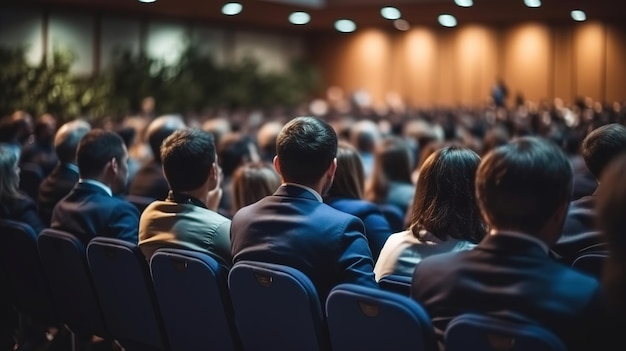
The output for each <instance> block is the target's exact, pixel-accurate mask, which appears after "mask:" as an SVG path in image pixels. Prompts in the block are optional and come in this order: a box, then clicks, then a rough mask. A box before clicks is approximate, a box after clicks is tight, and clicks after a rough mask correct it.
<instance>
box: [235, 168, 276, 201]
mask: <svg viewBox="0 0 626 351" xmlns="http://www.w3.org/2000/svg"><path fill="white" fill-rule="evenodd" d="M280 184H281V180H280V176H279V175H278V173H277V172H276V170H274V167H273V166H272V165H271V164H270V163H267V162H252V163H246V164H243V165H241V166H239V167H238V168H237V169H236V170H235V173H234V174H233V183H232V187H233V213H235V212H237V211H238V210H239V209H240V208H242V207H244V206H248V205H250V204H252V203H254V202H257V201H258V200H260V199H262V198H264V197H265V196H268V195H271V194H273V193H274V192H275V191H276V189H278V187H279V186H280Z"/></svg>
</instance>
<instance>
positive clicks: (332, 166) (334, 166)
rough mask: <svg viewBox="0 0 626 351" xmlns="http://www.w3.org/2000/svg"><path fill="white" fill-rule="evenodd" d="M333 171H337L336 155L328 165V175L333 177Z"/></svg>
mask: <svg viewBox="0 0 626 351" xmlns="http://www.w3.org/2000/svg"><path fill="white" fill-rule="evenodd" d="M335 172H337V158H336V157H335V158H334V159H333V162H331V163H330V166H329V167H328V175H329V176H331V177H334V176H335Z"/></svg>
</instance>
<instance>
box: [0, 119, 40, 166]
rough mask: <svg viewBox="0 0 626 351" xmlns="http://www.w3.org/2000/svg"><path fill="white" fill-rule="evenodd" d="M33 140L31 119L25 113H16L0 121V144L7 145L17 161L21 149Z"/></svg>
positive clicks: (20, 154)
mask: <svg viewBox="0 0 626 351" xmlns="http://www.w3.org/2000/svg"><path fill="white" fill-rule="evenodd" d="M32 138H33V117H32V116H31V115H30V114H28V113H27V112H25V111H16V112H15V113H13V114H12V115H10V116H6V117H3V118H2V119H1V120H0V144H6V145H8V146H9V147H10V148H11V150H13V152H14V153H16V155H17V158H18V160H19V159H20V157H21V156H22V148H23V147H24V146H25V145H27V144H30V142H31V141H32Z"/></svg>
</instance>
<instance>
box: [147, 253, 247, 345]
mask: <svg viewBox="0 0 626 351" xmlns="http://www.w3.org/2000/svg"><path fill="white" fill-rule="evenodd" d="M150 271H151V273H152V280H153V282H154V288H155V292H156V296H157V300H158V302H159V306H160V309H161V312H162V314H163V322H164V324H165V329H166V331H167V335H168V338H169V342H170V346H171V350H172V351H194V350H197V351H201V350H223V351H229V350H240V349H241V346H240V342H239V337H238V334H237V331H236V327H235V324H234V320H233V311H232V306H231V303H230V295H229V293H228V285H227V277H228V271H227V270H226V268H224V267H223V266H220V265H219V264H218V263H217V261H216V260H215V259H213V258H212V257H211V256H209V255H208V254H206V253H202V252H195V251H190V250H184V249H172V248H162V249H158V250H156V251H155V253H154V254H153V256H152V259H151V260H150Z"/></svg>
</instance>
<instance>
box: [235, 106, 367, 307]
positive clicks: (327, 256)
mask: <svg viewBox="0 0 626 351" xmlns="http://www.w3.org/2000/svg"><path fill="white" fill-rule="evenodd" d="M276 154H277V155H276V157H275V158H274V166H275V168H276V170H277V171H278V173H279V174H280V175H281V179H282V182H283V185H281V187H280V188H278V190H277V191H276V192H275V193H274V194H273V195H271V196H267V197H265V198H263V199H261V200H259V201H258V202H256V203H254V204H252V205H250V206H247V207H244V208H242V209H240V210H239V211H238V212H237V213H236V214H235V216H234V217H233V222H232V226H231V240H232V245H231V248H232V253H233V261H234V263H235V264H236V263H237V262H238V261H242V260H251V261H263V262H270V263H276V264H283V265H287V266H290V267H293V268H295V269H297V270H299V271H301V272H302V273H304V274H305V275H307V276H308V277H309V278H310V279H311V281H312V282H313V284H314V286H315V287H316V288H317V292H318V294H319V297H320V300H321V302H322V303H323V302H324V301H325V300H326V297H327V296H328V293H329V292H330V290H331V289H332V288H333V287H334V286H335V285H337V284H339V283H355V284H360V285H365V286H371V287H377V284H376V281H375V280H374V272H373V270H374V267H373V261H372V255H371V252H370V250H369V247H368V244H367V239H366V238H365V235H364V232H365V228H364V226H363V222H362V221H361V220H359V219H358V218H357V217H354V216H352V215H349V214H346V213H344V212H341V211H338V210H335V209H334V208H332V207H330V206H328V205H326V204H324V203H323V201H322V194H325V193H326V191H327V190H328V189H329V188H330V186H331V185H332V182H333V177H334V175H335V170H336V168H337V163H336V159H335V157H336V154H337V135H336V134H335V131H334V130H333V128H332V127H331V126H330V125H328V124H327V123H325V122H323V121H321V120H319V119H316V118H313V117H298V118H295V119H293V120H291V121H290V122H288V123H287V124H286V125H285V126H284V128H283V129H282V131H281V132H280V134H279V135H278V138H277V142H276ZM278 242H280V245H278V244H277V243H278Z"/></svg>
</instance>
